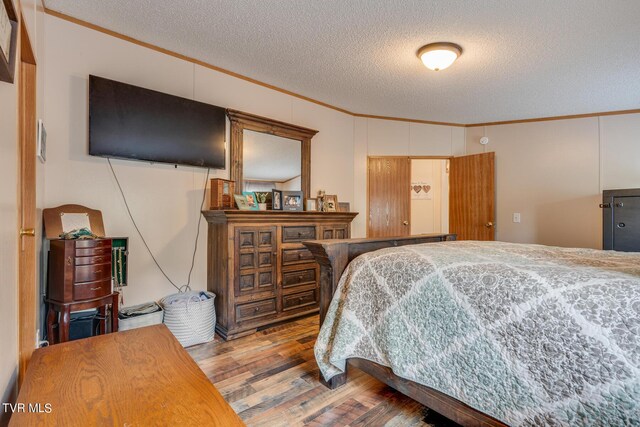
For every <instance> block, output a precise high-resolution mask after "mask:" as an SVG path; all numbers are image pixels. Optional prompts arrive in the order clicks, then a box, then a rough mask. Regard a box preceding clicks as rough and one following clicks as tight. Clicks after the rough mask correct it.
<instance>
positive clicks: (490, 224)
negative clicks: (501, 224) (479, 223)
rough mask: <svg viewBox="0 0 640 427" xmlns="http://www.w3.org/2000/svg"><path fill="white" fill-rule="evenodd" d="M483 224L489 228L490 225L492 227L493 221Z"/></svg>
mask: <svg viewBox="0 0 640 427" xmlns="http://www.w3.org/2000/svg"><path fill="white" fill-rule="evenodd" d="M484 226H485V227H487V228H491V227H493V223H492V222H491V221H489V222H488V223H486V224H485V225H484Z"/></svg>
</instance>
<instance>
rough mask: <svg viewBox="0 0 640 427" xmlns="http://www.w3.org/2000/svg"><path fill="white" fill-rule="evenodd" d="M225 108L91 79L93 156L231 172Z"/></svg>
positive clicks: (91, 143)
mask: <svg viewBox="0 0 640 427" xmlns="http://www.w3.org/2000/svg"><path fill="white" fill-rule="evenodd" d="M224 140H225V109H224V108H222V107H216V106H214V105H209V104H205V103H202V102H197V101H192V100H190V99H186V98H180V97H178V96H173V95H168V94H165V93H161V92H156V91H154V90H149V89H144V88H141V87H137V86H132V85H129V84H125V83H120V82H116V81H113V80H108V79H105V78H102V77H96V76H89V154H90V155H92V156H101V157H112V158H120V159H134V160H144V161H149V162H160V163H170V164H176V165H191V166H201V167H206V168H215V169H224V167H225V148H224Z"/></svg>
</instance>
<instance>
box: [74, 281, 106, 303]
mask: <svg viewBox="0 0 640 427" xmlns="http://www.w3.org/2000/svg"><path fill="white" fill-rule="evenodd" d="M110 293H111V280H110V279H108V280H100V281H96V282H88V283H78V284H76V285H73V299H74V300H76V301H78V300H83V299H92V298H99V297H103V296H105V295H109V294H110Z"/></svg>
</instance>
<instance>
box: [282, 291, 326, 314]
mask: <svg viewBox="0 0 640 427" xmlns="http://www.w3.org/2000/svg"><path fill="white" fill-rule="evenodd" d="M317 303H318V298H317V295H316V290H315V289H311V290H309V291H305V292H300V293H297V294H291V295H284V296H283V297H282V310H284V311H286V310H294V309H296V308H301V307H307V306H311V305H315V304H317Z"/></svg>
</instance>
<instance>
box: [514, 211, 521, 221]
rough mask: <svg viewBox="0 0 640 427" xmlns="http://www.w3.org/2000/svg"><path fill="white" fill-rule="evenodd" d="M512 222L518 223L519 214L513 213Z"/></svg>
mask: <svg viewBox="0 0 640 427" xmlns="http://www.w3.org/2000/svg"><path fill="white" fill-rule="evenodd" d="M513 222H517V223H519V222H520V212H514V213H513Z"/></svg>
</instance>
